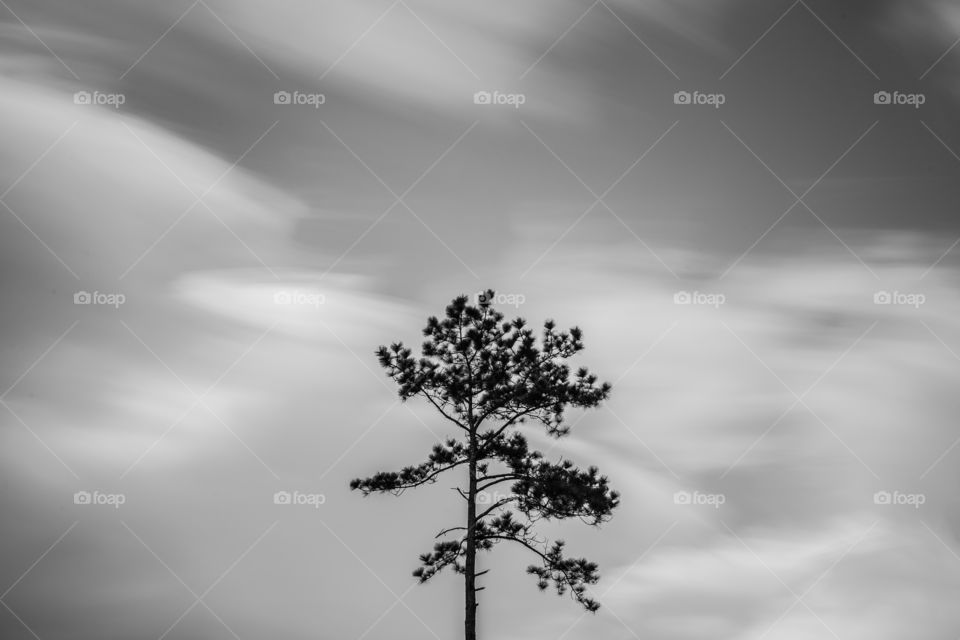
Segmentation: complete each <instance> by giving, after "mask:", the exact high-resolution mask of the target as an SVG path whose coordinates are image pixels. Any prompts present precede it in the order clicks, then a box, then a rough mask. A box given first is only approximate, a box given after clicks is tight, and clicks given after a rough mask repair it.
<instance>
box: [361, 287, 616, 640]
mask: <svg viewBox="0 0 960 640" xmlns="http://www.w3.org/2000/svg"><path fill="white" fill-rule="evenodd" d="M493 296H494V292H493V291H490V290H488V291H487V292H486V293H485V294H484V295H482V296H480V301H479V303H478V304H477V305H475V306H474V305H471V304H468V298H467V297H466V296H460V297H458V298H455V299H454V300H453V302H452V303H451V304H450V305H448V306H447V308H446V317H445V318H444V319H443V320H439V319H437V318H436V317H431V318H429V319H428V320H427V326H426V328H424V330H423V335H424V336H425V338H426V340H425V341H424V343H423V347H422V357H420V358H414V357H413V355H412V353H411V350H410V349H408V348H406V347H404V345H403V344H402V343H399V342H398V343H395V344H393V345H391V346H390V347H389V348H388V347H386V346H381V347H379V349H378V350H377V352H376V353H377V356H378V357H379V361H380V365H381V366H383V367H384V369H386V371H387V375H389V376H390V378H392V379H393V380H394V381H395V382H396V383H397V385H398V386H399V395H400V398H401V399H402V400H404V401H405V400H407V399H409V398H412V397H415V396H422V397H423V398H425V399H426V400H427V401H428V402H429V403H430V404H431V405H433V407H434V408H435V409H436V410H437V411H438V412H440V414H441V415H442V416H443V417H444V418H445V419H446V420H447V421H449V422H450V423H451V424H452V425H454V426H455V427H456V428H457V429H458V430H459V431H460V432H461V433H459V434H458V435H459V436H460V438H459V439H457V438H448V439H447V440H446V441H445V442H443V443H442V444H441V443H437V444H435V445H434V446H433V450H432V451H431V453H430V455H429V457H428V458H427V460H426V462H422V463H420V464H418V465H415V466H407V467H404V468H402V469H401V470H400V471H381V472H378V473H376V474H375V475H373V476H371V477H369V478H363V479H360V478H358V479H355V480H352V481H351V482H350V488H351V489H354V490H359V491H361V492H362V493H363V495H364V496H368V495H370V494H371V493H374V492H378V493H391V494H394V495H400V494H402V493H403V492H404V491H405V490H406V489H411V488H413V487H419V486H421V485H424V484H427V483H434V482H436V480H437V477H438V476H439V475H440V474H441V473H443V472H445V471H449V470H451V469H454V468H456V467H461V466H466V468H467V478H466V480H467V482H466V489H464V488H461V487H459V486H458V487H456V490H457V492H458V493H459V494H460V496H461V497H462V498H463V499H464V501H466V507H467V509H466V512H467V513H466V522H465V523H463V526H455V527H451V528H449V529H444V530H443V531H441V532H440V533H438V534H437V536H436V537H437V538H440V537H441V536H449V535H451V534H454V533H455V532H459V533H460V535H459V536H458V537H456V538H455V539H450V540H442V541H440V542H437V543H436V544H435V545H434V547H433V551H432V552H431V553H425V554H423V555H421V556H420V561H421V563H422V564H421V566H419V567H418V568H417V569H416V570H415V571H414V572H413V575H414V576H416V577H418V578H419V579H420V582H421V583H424V582H426V581H428V580H429V579H430V578H432V577H433V576H435V575H436V574H437V573H439V572H440V571H441V570H442V569H444V568H445V567H447V566H450V567H452V568H453V570H454V571H455V572H456V573H458V574H462V575H463V576H464V589H465V619H464V633H465V638H466V640H476V626H477V611H476V610H477V606H478V603H477V592H478V591H480V590H482V589H483V588H484V587H479V586H477V578H478V577H480V576H481V575H483V574H485V573H486V571H480V572H478V571H477V570H476V567H477V564H476V558H477V552H478V551H489V550H491V549H492V548H493V547H494V545H495V544H497V543H500V542H513V543H516V544H519V545H521V546H523V547H525V548H526V549H528V550H529V551H531V552H533V554H535V555H536V556H537V557H538V559H539V564H533V565H530V566H529V567H527V573H529V574H531V575H533V576H535V577H536V579H537V586H538V587H539V588H540V589H541V590H545V589H547V588H548V587H549V586H550V584H551V583H552V584H553V585H554V587H555V588H556V591H557V593H558V594H559V595H563V594H564V593H567V591H568V590H569V592H570V594H571V595H572V597H573V598H574V599H575V600H576V601H577V602H579V603H580V604H581V605H582V606H583V607H584V608H585V609H586V610H587V611H590V612H596V610H597V609H599V607H600V605H599V603H598V602H596V601H595V600H593V599H592V598H590V597H589V596H587V595H586V585H590V584H596V583H597V581H598V580H599V579H600V576H599V574H598V573H597V568H598V567H597V565H596V564H595V563H593V562H589V561H587V559H585V558H570V557H567V556H565V555H564V542H563V541H562V540H557V541H555V542H554V543H553V544H549V543H548V542H547V541H546V540H544V539H541V538H540V537H538V536H537V535H536V534H535V532H534V525H535V524H536V523H537V522H538V521H539V520H545V521H549V520H552V519H564V518H574V517H576V518H580V519H581V520H582V521H584V522H586V523H587V524H590V525H593V526H599V525H600V524H601V523H603V522H606V521H607V520H609V519H610V517H611V516H612V512H613V509H614V508H615V507H616V506H617V505H618V504H619V494H618V493H617V492H616V491H612V490H611V489H610V488H609V487H608V485H607V478H606V477H605V476H601V475H599V471H598V469H597V468H596V467H592V466H591V467H590V468H589V469H587V470H586V471H582V470H580V469H579V468H577V467H576V466H574V464H573V462H571V461H570V460H565V459H561V460H560V461H559V462H557V463H552V462H548V461H547V460H545V459H544V456H543V454H542V453H540V452H538V451H531V450H530V449H529V448H528V446H527V440H526V438H525V437H524V436H523V434H522V433H520V432H519V430H518V429H517V427H519V426H520V425H521V424H523V423H525V422H531V423H537V424H539V425H542V426H543V427H545V428H546V432H547V433H548V434H550V435H551V436H553V437H556V438H560V437H562V436H564V435H566V434H568V433H569V431H570V427H569V426H568V425H565V424H564V409H565V408H566V407H582V408H590V407H596V406H597V405H599V404H600V403H601V402H602V401H603V400H605V399H606V398H607V396H608V395H609V392H610V384H608V383H606V382H604V383H602V384H599V385H598V384H597V377H596V376H595V375H592V374H591V373H590V372H589V371H588V370H587V369H586V368H582V367H581V368H580V369H579V370H578V371H577V373H576V375H575V376H571V374H570V368H569V367H568V366H567V365H566V364H565V360H567V359H568V358H570V357H571V356H573V355H575V354H576V353H577V352H579V351H581V350H582V349H583V342H582V340H581V338H582V333H581V331H580V329H579V328H577V327H573V328H572V329H570V330H569V332H560V331H557V330H556V329H555V325H554V323H553V321H552V320H548V321H546V322H545V323H544V326H543V334H542V338H541V343H540V344H539V345H538V344H537V338H536V336H535V335H534V333H533V331H531V330H530V329H528V328H527V326H526V322H525V321H524V320H523V318H516V319H515V320H513V321H510V322H505V321H504V320H503V314H502V313H499V312H498V311H496V310H494V309H493V308H492V307H491V305H490V301H491V300H493ZM511 427H513V429H512V430H511V431H508V429H511ZM491 464H493V465H494V467H493V468H492V467H491ZM508 482H509V483H512V484H511V486H510V491H509V493H507V494H500V493H499V492H498V494H497V495H498V496H499V495H505V496H506V497H500V498H499V499H496V500H492V501H489V504H488V503H487V500H485V499H483V500H478V495H479V494H480V492H484V491H486V490H488V489H490V488H491V487H494V486H496V485H501V484H504V483H508Z"/></svg>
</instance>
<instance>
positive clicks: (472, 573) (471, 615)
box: [463, 432, 477, 640]
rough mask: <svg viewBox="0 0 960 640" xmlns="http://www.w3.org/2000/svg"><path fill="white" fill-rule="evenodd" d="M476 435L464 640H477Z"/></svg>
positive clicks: (469, 506) (469, 504) (472, 449)
mask: <svg viewBox="0 0 960 640" xmlns="http://www.w3.org/2000/svg"><path fill="white" fill-rule="evenodd" d="M476 454H477V435H476V432H471V434H470V463H469V466H470V478H469V490H468V492H467V497H468V500H467V557H466V561H465V563H464V564H465V567H464V569H465V571H464V581H465V585H464V589H465V597H466V602H465V605H464V607H465V611H464V614H465V615H464V621H463V627H464V635H463V637H464V639H465V640H477V588H476V581H477V541H476V540H475V539H474V535H475V531H476V522H475V520H476V517H477V455H476Z"/></svg>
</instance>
